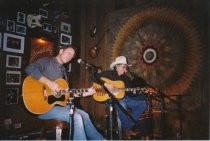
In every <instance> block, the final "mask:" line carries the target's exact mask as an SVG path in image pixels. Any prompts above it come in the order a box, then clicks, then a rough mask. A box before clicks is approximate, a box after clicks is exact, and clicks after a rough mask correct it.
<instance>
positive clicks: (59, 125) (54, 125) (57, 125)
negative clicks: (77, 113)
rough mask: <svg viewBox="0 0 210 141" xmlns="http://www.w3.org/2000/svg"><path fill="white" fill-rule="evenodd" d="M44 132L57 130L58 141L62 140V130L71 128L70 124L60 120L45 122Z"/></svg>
mask: <svg viewBox="0 0 210 141" xmlns="http://www.w3.org/2000/svg"><path fill="white" fill-rule="evenodd" d="M43 125H44V130H46V129H55V132H56V140H61V138H62V130H63V129H66V128H68V127H69V124H68V123H67V122H64V121H60V120H54V119H52V120H44V121H43Z"/></svg>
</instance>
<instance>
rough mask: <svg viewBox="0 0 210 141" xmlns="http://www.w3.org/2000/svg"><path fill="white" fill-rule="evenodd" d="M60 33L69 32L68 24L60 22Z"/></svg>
mask: <svg viewBox="0 0 210 141" xmlns="http://www.w3.org/2000/svg"><path fill="white" fill-rule="evenodd" d="M61 31H63V32H65V33H70V32H71V25H70V24H69V23H65V22H61Z"/></svg>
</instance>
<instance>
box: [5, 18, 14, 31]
mask: <svg viewBox="0 0 210 141" xmlns="http://www.w3.org/2000/svg"><path fill="white" fill-rule="evenodd" d="M7 31H9V32H15V21H12V20H7Z"/></svg>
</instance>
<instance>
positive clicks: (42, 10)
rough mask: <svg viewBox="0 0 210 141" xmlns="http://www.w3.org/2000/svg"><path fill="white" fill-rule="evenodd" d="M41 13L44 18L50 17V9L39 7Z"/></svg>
mask: <svg viewBox="0 0 210 141" xmlns="http://www.w3.org/2000/svg"><path fill="white" fill-rule="evenodd" d="M39 15H41V17H43V18H47V17H48V11H47V10H45V9H42V8H39Z"/></svg>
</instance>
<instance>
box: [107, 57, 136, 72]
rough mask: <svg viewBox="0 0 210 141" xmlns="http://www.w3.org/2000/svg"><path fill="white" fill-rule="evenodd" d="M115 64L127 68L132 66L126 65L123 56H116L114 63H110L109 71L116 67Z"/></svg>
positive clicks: (126, 62)
mask: <svg viewBox="0 0 210 141" xmlns="http://www.w3.org/2000/svg"><path fill="white" fill-rule="evenodd" d="M117 64H124V65H127V66H129V67H130V66H132V65H130V64H128V61H127V59H126V57H125V56H118V57H117V58H115V61H114V62H113V63H111V65H110V69H111V70H113V69H114V67H115V65H117Z"/></svg>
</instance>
